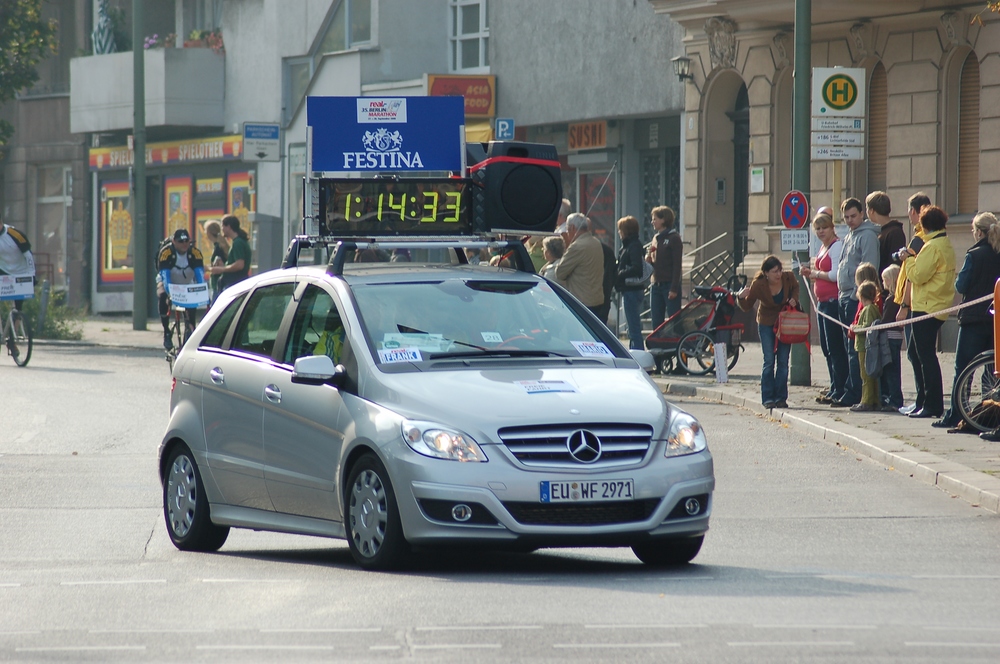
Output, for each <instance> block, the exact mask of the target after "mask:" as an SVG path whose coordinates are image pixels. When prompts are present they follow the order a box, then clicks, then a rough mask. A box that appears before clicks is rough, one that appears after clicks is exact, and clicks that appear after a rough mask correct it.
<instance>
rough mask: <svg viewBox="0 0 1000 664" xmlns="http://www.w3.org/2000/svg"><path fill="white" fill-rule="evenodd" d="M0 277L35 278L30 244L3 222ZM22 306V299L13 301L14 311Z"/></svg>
mask: <svg viewBox="0 0 1000 664" xmlns="http://www.w3.org/2000/svg"><path fill="white" fill-rule="evenodd" d="M0 275H12V276H13V275H20V276H23V275H31V276H32V277H33V276H35V260H34V257H33V256H32V255H31V243H30V242H28V238H26V237H25V236H24V233H22V232H21V231H19V230H17V229H16V228H14V227H13V226H9V225H8V224H5V223H3V222H0ZM22 306H24V300H23V299H17V300H14V309H15V311H18V312H20V311H21V307H22ZM15 315H17V314H15Z"/></svg>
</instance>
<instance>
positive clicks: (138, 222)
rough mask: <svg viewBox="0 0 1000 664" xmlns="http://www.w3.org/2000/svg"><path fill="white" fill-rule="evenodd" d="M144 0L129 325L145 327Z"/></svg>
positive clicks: (136, 90) (137, 36)
mask: <svg viewBox="0 0 1000 664" xmlns="http://www.w3.org/2000/svg"><path fill="white" fill-rule="evenodd" d="M144 9H145V8H144V0H132V84H133V95H132V106H133V112H134V118H135V120H134V122H135V125H134V127H133V128H132V135H133V141H132V148H133V150H132V154H133V155H135V159H134V161H133V166H132V186H133V190H132V211H133V213H132V221H133V233H132V247H133V249H132V250H133V251H134V252H135V269H134V270H133V272H132V329H133V330H145V329H146V319H147V317H148V316H149V314H148V308H149V298H148V295H149V291H150V285H151V284H150V281H151V280H150V272H152V266H151V259H150V255H149V254H150V252H149V229H148V227H147V223H146V72H145V66H146V62H145V57H144V56H145V51H144V50H143V35H144V33H145V27H144V24H145V16H144Z"/></svg>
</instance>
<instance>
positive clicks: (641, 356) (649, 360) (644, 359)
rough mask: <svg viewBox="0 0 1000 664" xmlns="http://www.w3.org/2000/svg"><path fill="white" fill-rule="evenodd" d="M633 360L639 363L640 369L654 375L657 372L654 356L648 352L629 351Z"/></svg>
mask: <svg viewBox="0 0 1000 664" xmlns="http://www.w3.org/2000/svg"><path fill="white" fill-rule="evenodd" d="M629 354H630V355H631V356H632V359H633V360H635V361H636V362H638V363H639V368H640V369H642V370H643V371H645V372H646V373H653V372H654V371H656V360H654V359H653V354H652V353H650V352H649V351H648V350H639V349H632V350H630V351H629Z"/></svg>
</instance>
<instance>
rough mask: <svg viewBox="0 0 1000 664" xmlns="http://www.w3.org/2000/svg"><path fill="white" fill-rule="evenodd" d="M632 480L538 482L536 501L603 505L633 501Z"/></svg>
mask: <svg viewBox="0 0 1000 664" xmlns="http://www.w3.org/2000/svg"><path fill="white" fill-rule="evenodd" d="M633 488H634V487H633V483H632V480H630V479H629V480H569V481H565V482H539V485H538V499H539V501H540V502H543V503H603V502H608V501H612V500H634V499H635V492H634V491H633Z"/></svg>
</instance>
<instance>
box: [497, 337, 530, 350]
mask: <svg viewBox="0 0 1000 664" xmlns="http://www.w3.org/2000/svg"><path fill="white" fill-rule="evenodd" d="M534 340H535V338H534V337H531V336H528V335H527V334H516V335H514V336H513V337H510V338H509V339H504V340H503V341H502V342H500V343H498V344H497V345H496V346H494V348H496V349H498V350H504V349H512V350H527V349H526V348H524V345H525V344H517V343H515V342H517V341H534Z"/></svg>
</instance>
